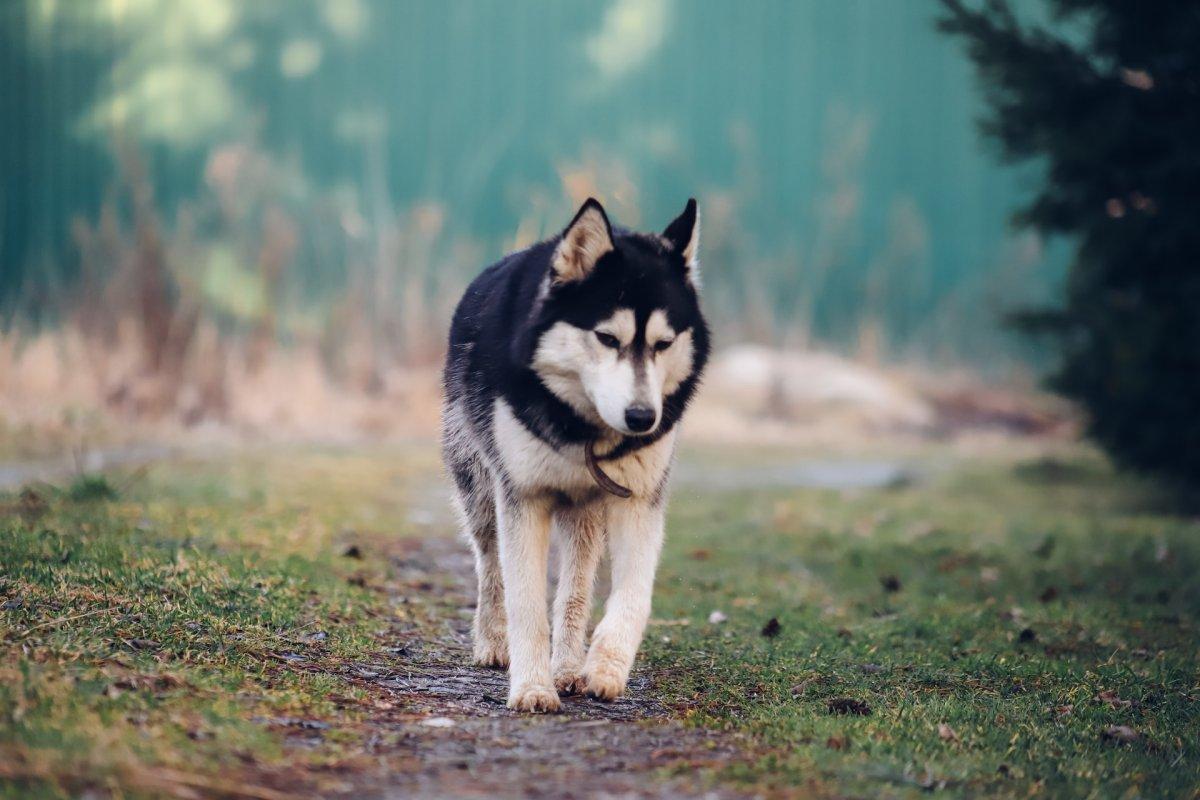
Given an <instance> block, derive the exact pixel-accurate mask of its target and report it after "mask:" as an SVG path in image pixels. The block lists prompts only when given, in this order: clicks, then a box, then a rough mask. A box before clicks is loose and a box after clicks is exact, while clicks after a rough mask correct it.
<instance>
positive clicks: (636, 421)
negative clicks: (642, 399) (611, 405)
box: [625, 406, 657, 433]
mask: <svg viewBox="0 0 1200 800" xmlns="http://www.w3.org/2000/svg"><path fill="white" fill-rule="evenodd" d="M656 416H657V415H656V414H655V413H654V409H653V408H650V407H649V406H630V407H629V408H627V409H625V424H626V425H628V426H629V430H631V431H633V432H635V433H644V432H646V431H648V430H650V429H651V428H652V427H654V418H655V417H656Z"/></svg>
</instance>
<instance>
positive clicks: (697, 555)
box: [688, 548, 712, 561]
mask: <svg viewBox="0 0 1200 800" xmlns="http://www.w3.org/2000/svg"><path fill="white" fill-rule="evenodd" d="M711 555H712V552H711V551H709V550H705V549H704V548H698V549H696V550H693V551H692V552H690V553H688V556H689V557H690V558H692V559H694V560H696V561H708V559H709V556H711Z"/></svg>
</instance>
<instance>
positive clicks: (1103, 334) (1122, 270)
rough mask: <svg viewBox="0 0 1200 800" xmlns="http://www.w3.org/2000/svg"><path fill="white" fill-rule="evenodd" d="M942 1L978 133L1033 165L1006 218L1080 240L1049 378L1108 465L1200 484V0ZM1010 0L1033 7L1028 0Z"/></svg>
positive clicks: (1047, 316) (1032, 327)
mask: <svg viewBox="0 0 1200 800" xmlns="http://www.w3.org/2000/svg"><path fill="white" fill-rule="evenodd" d="M1046 3H1047V4H1048V9H1047V10H1048V11H1049V19H1050V20H1052V21H1053V22H1054V23H1055V25H1054V31H1053V32H1052V31H1051V30H1049V29H1047V28H1046V27H1044V26H1041V25H1034V24H1030V23H1029V22H1027V21H1025V20H1023V19H1022V16H1021V15H1020V14H1019V13H1018V12H1017V11H1014V8H1013V5H1012V4H1010V2H1008V0H984V2H983V3H982V5H970V4H968V3H966V2H963V0H942V5H943V8H944V13H943V15H942V17H941V18H940V19H939V21H938V26H939V28H940V29H941V30H943V31H945V32H947V33H949V34H951V35H954V36H957V37H960V38H961V39H962V40H964V41H965V43H966V46H967V52H968V54H969V56H970V58H971V59H972V61H974V63H975V65H976V67H977V70H978V73H979V76H980V79H981V82H982V84H983V86H984V92H985V97H986V100H987V105H988V112H987V115H986V117H985V118H984V120H982V122H981V125H982V129H983V131H984V133H985V135H987V136H988V137H990V138H991V139H993V140H995V141H997V142H998V143H999V144H1000V146H1001V151H1002V153H1003V155H1004V156H1005V157H1006V158H1007V159H1008V160H1011V161H1014V162H1032V163H1034V164H1036V165H1039V166H1041V167H1043V168H1044V179H1043V181H1042V183H1041V186H1040V188H1039V190H1038V192H1037V194H1036V196H1035V197H1034V198H1033V200H1032V201H1031V202H1030V203H1029V204H1028V205H1027V206H1026V207H1024V208H1022V209H1020V210H1019V211H1018V212H1017V214H1016V217H1015V221H1016V223H1017V225H1019V226H1023V227H1028V228H1031V229H1034V230H1037V231H1040V232H1041V233H1043V234H1046V235H1066V236H1068V237H1070V240H1071V241H1072V242H1074V243H1076V249H1075V255H1074V259H1073V261H1072V263H1071V265H1070V270H1069V273H1068V278H1067V283H1066V287H1065V297H1064V298H1063V302H1062V304H1061V306H1059V307H1056V308H1047V309H1034V310H1026V311H1023V312H1019V313H1018V314H1016V315H1014V318H1013V321H1014V323H1015V324H1016V325H1017V327H1019V328H1021V329H1023V330H1025V331H1027V332H1031V333H1037V334H1043V335H1050V336H1051V337H1052V341H1054V342H1055V343H1056V346H1057V348H1058V352H1059V355H1060V361H1059V364H1058V367H1057V369H1056V371H1055V372H1054V373H1053V374H1052V375H1051V376H1050V379H1049V384H1050V386H1051V387H1052V388H1053V389H1055V390H1057V391H1059V392H1061V393H1062V394H1064V395H1066V396H1067V397H1070V398H1072V399H1074V400H1076V401H1078V402H1079V403H1081V404H1082V406H1083V407H1084V409H1085V410H1086V411H1087V412H1088V416H1089V421H1088V432H1089V434H1090V435H1091V436H1092V437H1093V438H1094V439H1095V440H1096V441H1097V442H1099V443H1100V444H1101V445H1102V446H1103V447H1104V448H1105V449H1107V450H1108V451H1109V452H1110V453H1111V454H1112V456H1113V458H1114V459H1115V461H1116V462H1117V463H1119V464H1122V465H1124V466H1126V467H1130V468H1133V469H1136V470H1139V471H1144V472H1148V473H1151V474H1155V475H1159V476H1163V477H1166V478H1169V479H1171V480H1173V481H1177V482H1179V483H1180V484H1181V485H1182V486H1184V487H1187V488H1190V489H1192V490H1196V489H1200V3H1197V2H1192V1H1191V0H1162V1H1161V2H1157V1H1156V2H1140V1H1139V0H1046ZM1018 8H1021V9H1029V8H1030V6H1029V4H1027V3H1024V4H1020V5H1019V6H1018Z"/></svg>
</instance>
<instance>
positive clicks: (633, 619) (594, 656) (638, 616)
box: [583, 498, 664, 700]
mask: <svg viewBox="0 0 1200 800" xmlns="http://www.w3.org/2000/svg"><path fill="white" fill-rule="evenodd" d="M663 513H664V509H663V506H662V504H651V503H647V502H645V501H643V500H640V499H636V498H635V499H631V500H624V501H616V502H614V503H612V504H611V505H610V511H609V517H608V541H609V550H610V552H611V555H612V592H611V594H609V596H608V603H607V604H606V605H605V610H604V619H602V620H601V621H600V624H599V625H597V626H596V631H595V632H594V633H593V634H592V646H591V649H589V650H588V657H587V662H586V663H585V664H584V667H583V676H584V680H585V681H586V683H587V692H588V694H590V695H592V696H593V697H597V698H599V699H601V700H615V699H616V698H617V697H619V696H620V694H621V692H623V691H625V683H626V681H628V680H629V670H630V668H631V667H632V666H633V659H634V656H636V655H637V649H638V645H639V644H641V641H642V633H643V632H645V630H646V621H647V620H648V619H649V618H650V595H651V593H652V592H653V590H654V572H655V570H656V569H657V567H658V555H659V552H660V551H661V550H662V541H663Z"/></svg>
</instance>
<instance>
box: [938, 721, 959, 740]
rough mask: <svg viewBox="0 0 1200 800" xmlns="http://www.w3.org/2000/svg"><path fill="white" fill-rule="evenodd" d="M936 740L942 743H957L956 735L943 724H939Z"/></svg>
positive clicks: (952, 729)
mask: <svg viewBox="0 0 1200 800" xmlns="http://www.w3.org/2000/svg"><path fill="white" fill-rule="evenodd" d="M937 732H938V738H939V739H941V740H942V741H943V742H957V741H959V738H958V733H957V732H956V731H955V730H954V728H951V727H950V726H949V725H947V724H946V723H944V722H939V723H938V727H937Z"/></svg>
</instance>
